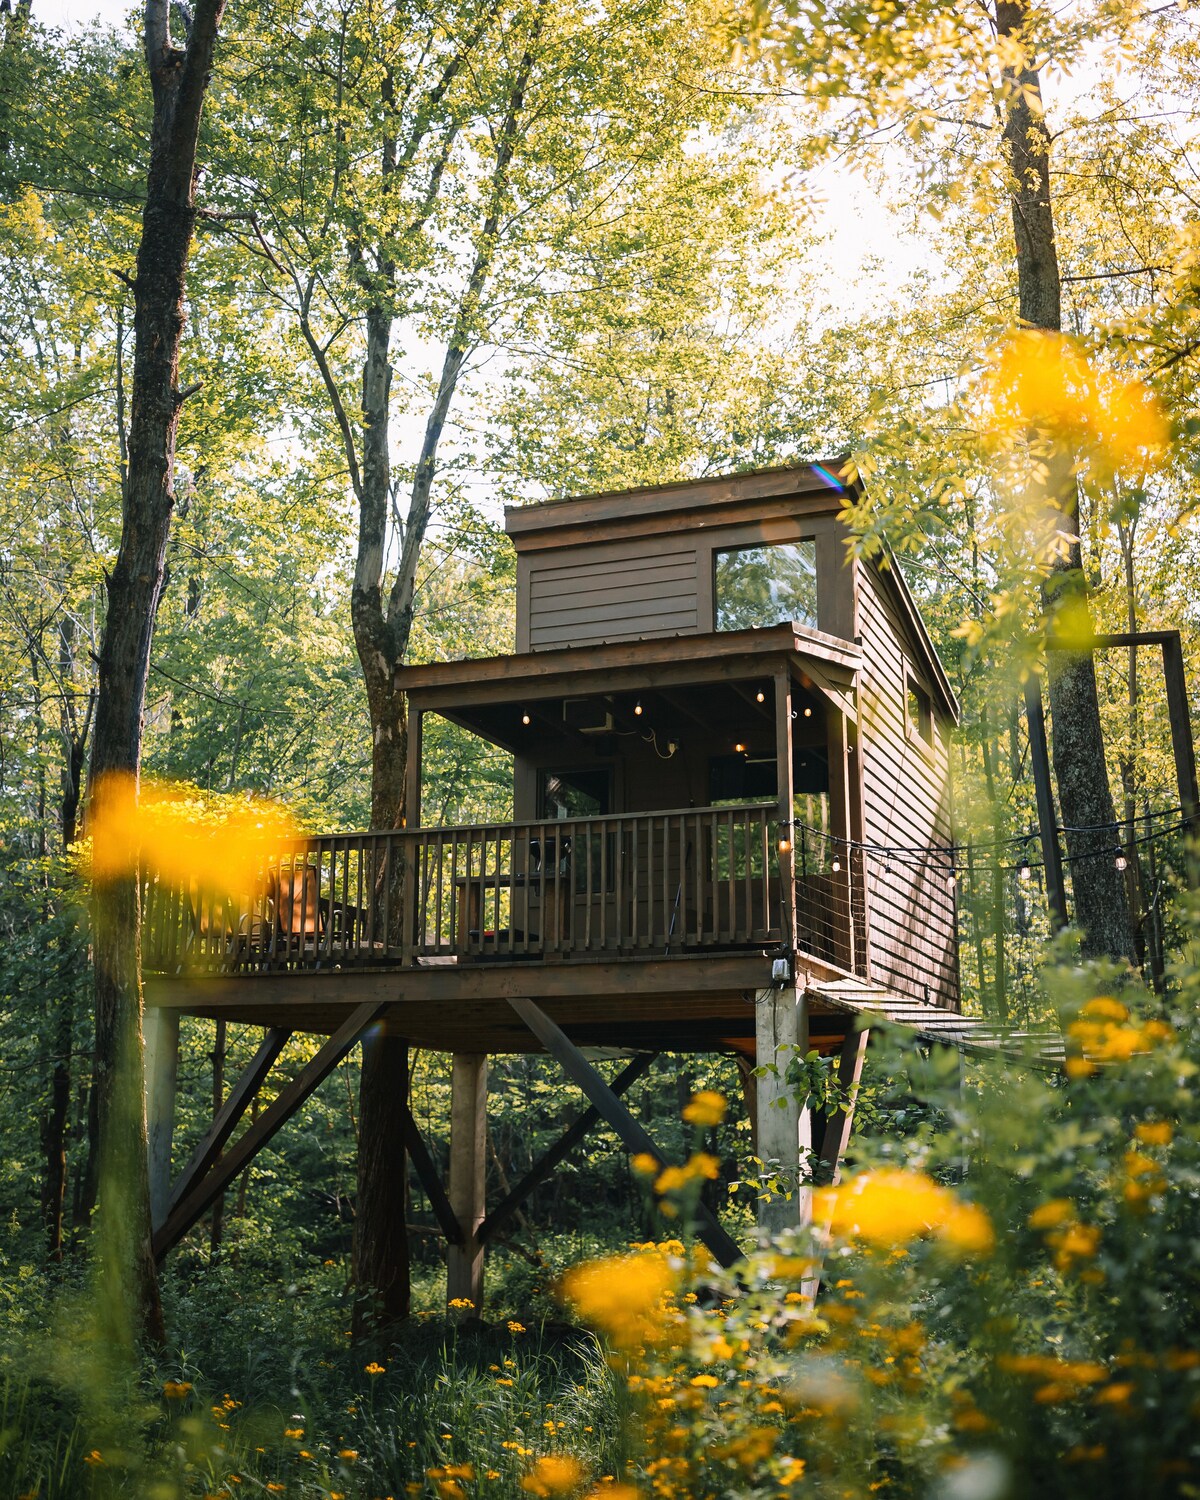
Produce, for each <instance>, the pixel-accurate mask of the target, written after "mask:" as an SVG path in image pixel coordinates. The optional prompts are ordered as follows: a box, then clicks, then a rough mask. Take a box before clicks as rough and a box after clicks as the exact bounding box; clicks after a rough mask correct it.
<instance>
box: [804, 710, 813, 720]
mask: <svg viewBox="0 0 1200 1500" xmlns="http://www.w3.org/2000/svg"><path fill="white" fill-rule="evenodd" d="M804 717H805V718H806V719H811V718H812V709H811V708H806V709H805V710H804Z"/></svg>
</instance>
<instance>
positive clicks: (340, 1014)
mask: <svg viewBox="0 0 1200 1500" xmlns="http://www.w3.org/2000/svg"><path fill="white" fill-rule="evenodd" d="M772 962H773V958H772V956H771V955H768V954H766V953H764V952H762V951H761V950H760V951H758V952H748V953H739V954H711V955H710V954H695V955H689V956H680V957H674V958H662V957H658V958H635V957H629V958H622V959H617V960H607V961H606V960H602V959H593V960H590V961H589V960H576V961H573V962H571V963H568V964H546V965H534V964H528V963H520V964H503V963H495V964H492V963H489V964H462V965H459V964H455V963H441V964H421V965H418V966H417V967H416V968H411V969H396V968H386V969H366V968H360V969H350V970H334V969H329V970H291V971H283V972H277V973H261V974H235V973H231V974H221V975H217V974H207V975H198V974H192V975H187V976H178V977H171V978H168V977H165V976H159V975H155V976H148V977H147V980H146V1001H147V1004H148V1005H152V1006H158V1007H164V1008H166V1009H170V1010H176V1011H179V1012H180V1013H182V1014H185V1015H195V1016H208V1017H224V1018H225V1019H226V1020H230V1021H243V1022H247V1023H250V1024H253V1025H259V1026H284V1027H287V1028H289V1029H291V1030H294V1031H307V1032H315V1033H318V1034H321V1035H331V1034H332V1033H333V1032H334V1031H336V1030H337V1028H338V1027H339V1026H340V1025H341V1024H342V1023H343V1022H344V1021H345V1019H346V1017H347V1016H349V1015H350V1014H351V1013H352V1012H353V1011H354V1009H355V1008H356V1007H357V1006H360V1005H363V1004H366V1003H369V1002H376V1003H379V1002H386V1003H387V1010H386V1012H385V1014H384V1019H383V1024H384V1025H386V1026H388V1027H389V1028H391V1029H394V1031H395V1032H396V1033H397V1034H398V1035H400V1036H404V1037H406V1038H407V1039H408V1040H409V1041H410V1042H411V1043H412V1044H413V1045H414V1046H419V1047H429V1048H432V1049H434V1050H438V1051H449V1052H529V1051H536V1050H538V1049H537V1044H536V1043H535V1041H534V1039H533V1037H532V1036H531V1034H530V1032H529V1031H528V1030H527V1029H526V1028H525V1027H524V1026H523V1025H522V1024H521V1022H520V1021H519V1020H518V1019H517V1017H516V1016H515V1014H514V1013H513V1011H512V1009H511V1007H510V1006H509V1004H508V1001H509V999H510V998H517V999H531V1000H535V1001H537V1003H538V1004H539V1005H541V1006H542V1007H543V1008H544V1009H545V1010H546V1012H547V1014H549V1015H550V1016H551V1017H552V1018H553V1019H554V1020H555V1021H556V1022H557V1023H558V1025H560V1026H561V1027H562V1028H563V1030H564V1031H565V1032H566V1033H567V1035H568V1036H569V1037H570V1038H571V1040H572V1041H574V1042H575V1043H576V1044H577V1045H578V1046H581V1047H600V1048H616V1049H622V1050H624V1049H631V1048H632V1049H646V1050H652V1051H678V1050H680V1049H685V1050H688V1051H696V1052H715V1051H730V1050H734V1051H743V1052H746V1053H747V1054H752V1053H753V1050H754V997H755V995H756V993H757V992H759V991H760V990H763V989H766V988H769V987H770V985H771V966H772ZM797 964H798V973H799V975H800V978H801V980H803V979H804V978H805V976H807V977H808V978H809V979H810V980H811V981H812V982H813V983H814V984H815V983H826V982H827V983H833V982H836V981H837V980H839V979H841V980H845V979H847V978H848V976H846V975H845V974H843V973H841V972H839V971H837V970H834V969H831V968H830V967H829V966H828V965H823V964H820V963H818V962H817V961H815V960H811V959H809V960H806V959H805V957H804V956H803V955H801V956H799V957H798V959H797ZM848 1015H849V1013H848V1012H847V1011H846V1009H845V1008H844V1007H841V1006H839V1005H837V1004H836V1003H831V1002H825V1001H824V1000H822V999H820V998H819V997H817V998H815V999H814V1003H813V1006H812V1016H811V1023H810V1024H811V1036H812V1045H813V1046H814V1047H817V1048H818V1049H819V1050H822V1051H824V1050H830V1049H832V1048H833V1047H835V1046H837V1045H838V1044H840V1042H841V1040H842V1038H843V1037H844V1036H845V1034H846V1030H847V1025H848V1024H852V1022H849V1023H848Z"/></svg>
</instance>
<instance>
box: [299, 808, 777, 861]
mask: <svg viewBox="0 0 1200 1500" xmlns="http://www.w3.org/2000/svg"><path fill="white" fill-rule="evenodd" d="M778 806H779V804H778V803H777V802H774V801H770V802H731V803H726V804H725V805H724V806H723V807H662V808H659V807H655V808H648V809H645V810H644V811H642V812H626V813H602V814H600V815H599V816H596V817H579V818H491V819H488V820H487V821H486V822H479V823H436V824H429V825H427V826H426V825H422V826H421V827H419V828H364V829H358V830H355V831H351V832H343V831H342V830H340V829H334V830H331V831H330V832H328V833H307V834H301V835H299V836H298V837H296V838H294V839H280V841H279V845H278V847H279V848H280V849H281V850H287V849H304V848H311V847H313V846H314V845H316V844H327V843H328V842H329V841H330V840H331V839H338V840H342V839H345V840H348V841H349V842H350V843H354V842H356V841H358V840H363V841H365V840H368V839H384V838H401V837H406V836H410V837H413V838H418V837H421V836H422V835H427V834H439V835H445V834H454V833H479V832H480V831H481V830H484V829H486V830H493V829H506V828H513V829H520V828H551V827H554V826H555V825H557V824H560V823H570V824H579V823H597V824H599V823H629V822H632V821H634V820H635V819H637V818H688V817H695V816H697V815H698V814H700V815H702V814H704V813H729V812H732V813H753V812H773V811H775V810H776V809H777V808H778Z"/></svg>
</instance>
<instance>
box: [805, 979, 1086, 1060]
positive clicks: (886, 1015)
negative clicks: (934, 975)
mask: <svg viewBox="0 0 1200 1500" xmlns="http://www.w3.org/2000/svg"><path fill="white" fill-rule="evenodd" d="M808 994H809V995H813V996H817V997H819V998H820V1000H821V1001H823V1002H825V1003H827V1004H828V1005H830V1006H832V1007H833V1008H834V1009H836V1010H840V1011H843V1012H849V1013H850V1014H851V1015H854V1016H858V1017H861V1018H862V1024H863V1025H864V1026H865V1025H870V1024H871V1023H873V1022H876V1021H877V1020H880V1019H882V1020H883V1021H886V1022H888V1023H890V1024H891V1025H893V1026H904V1027H907V1028H909V1029H910V1030H912V1031H914V1032H916V1034H917V1035H918V1036H919V1037H920V1038H921V1040H922V1041H926V1042H940V1043H942V1044H943V1045H944V1046H948V1047H957V1048H958V1049H959V1050H960V1051H962V1052H964V1053H968V1054H970V1055H973V1056H978V1057H988V1056H995V1055H996V1054H997V1053H1000V1054H1002V1055H1003V1056H1005V1057H1007V1058H1010V1059H1012V1060H1013V1061H1024V1062H1028V1063H1029V1064H1031V1065H1032V1066H1033V1067H1037V1068H1044V1069H1047V1070H1057V1069H1059V1068H1061V1067H1062V1065H1063V1060H1064V1056H1065V1049H1064V1045H1063V1038H1062V1033H1061V1032H1060V1031H1059V1030H1058V1028H1057V1027H1055V1026H1038V1027H1013V1026H1002V1025H1000V1024H999V1023H997V1022H996V1021H991V1020H988V1019H986V1018H985V1017H983V1016H964V1015H961V1014H959V1012H958V1011H953V1010H948V1009H946V1008H945V1007H944V1006H940V1005H930V1004H927V1003H926V1002H923V1001H921V1000H913V999H910V998H909V997H907V996H905V995H898V994H896V993H895V992H894V991H893V990H888V989H885V988H884V987H883V986H882V985H873V984H863V983H862V982H861V981H859V980H853V979H838V980H832V981H827V982H824V983H817V984H810V985H809V986H808Z"/></svg>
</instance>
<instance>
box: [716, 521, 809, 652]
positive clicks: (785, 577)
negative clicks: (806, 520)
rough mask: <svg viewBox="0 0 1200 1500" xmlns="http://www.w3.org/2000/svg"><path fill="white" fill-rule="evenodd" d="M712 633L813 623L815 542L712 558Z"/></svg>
mask: <svg viewBox="0 0 1200 1500" xmlns="http://www.w3.org/2000/svg"><path fill="white" fill-rule="evenodd" d="M714 594H715V598H716V607H717V610H716V612H717V629H718V630H751V629H756V628H761V627H762V626H764V625H783V624H794V625H813V626H815V625H816V623H817V544H816V542H815V541H811V540H809V541H803V542H778V543H775V544H774V545H773V546H768V547H737V548H733V549H731V550H730V551H728V552H718V553H717V554H716V556H715V587H714Z"/></svg>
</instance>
